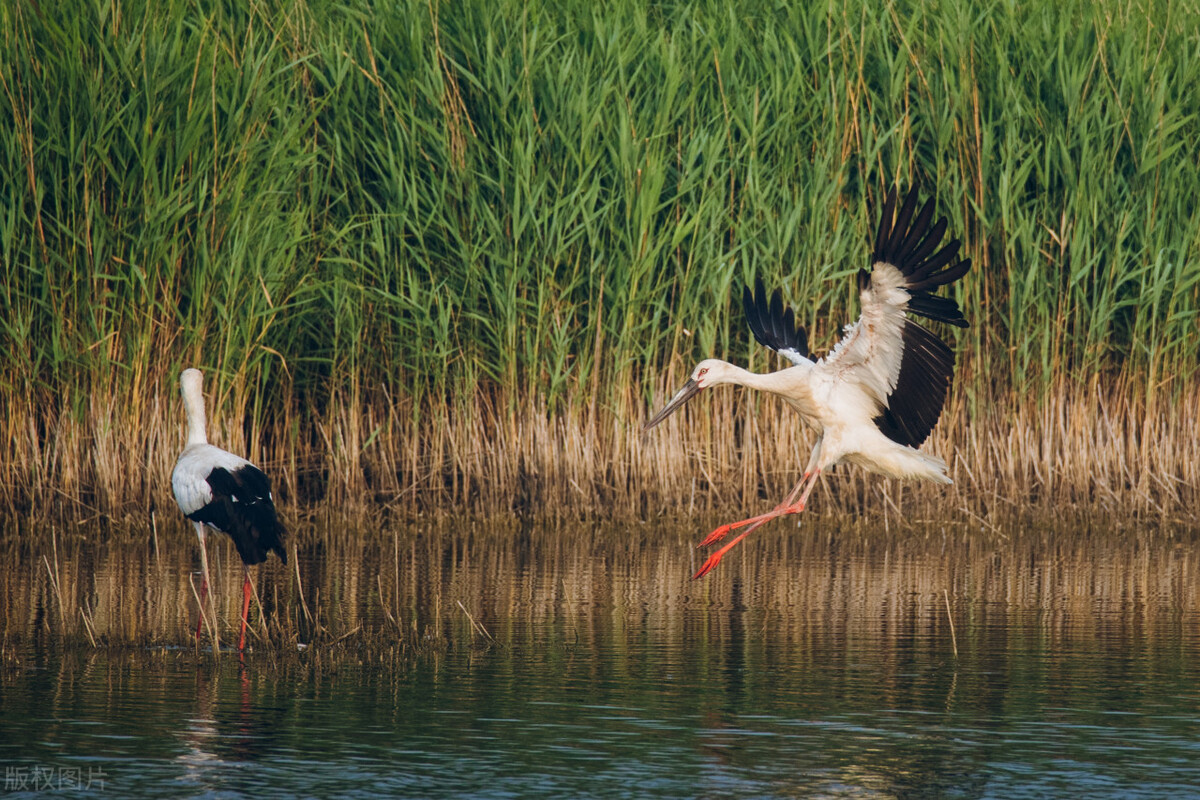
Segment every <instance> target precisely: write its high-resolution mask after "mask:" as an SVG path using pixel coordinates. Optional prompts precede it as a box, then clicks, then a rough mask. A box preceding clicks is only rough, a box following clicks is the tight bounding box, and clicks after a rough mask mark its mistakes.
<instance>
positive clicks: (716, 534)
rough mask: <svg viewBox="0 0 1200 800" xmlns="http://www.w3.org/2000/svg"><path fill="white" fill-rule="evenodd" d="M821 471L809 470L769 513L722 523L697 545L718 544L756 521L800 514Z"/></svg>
mask: <svg viewBox="0 0 1200 800" xmlns="http://www.w3.org/2000/svg"><path fill="white" fill-rule="evenodd" d="M820 472H821V471H820V470H816V471H814V472H811V473H809V472H806V473H804V477H803V478H801V479H800V482H799V483H797V484H796V486H795V488H793V489H792V491H791V492H790V493H789V494H788V496H787V498H786V499H785V500H784V501H783V502H782V503H780V504H779V505H777V506H775V508H773V509H771V510H770V511H768V512H767V513H765V514H759V515H758V516H757V517H750V518H749V519H743V520H739V521H737V522H731V523H729V524H728V525H722V526H720V527H719V528H717V529H716V530H714V531H713V532H712V533H710V534H709V535H708V536H706V537H704V541H702V542H701V543H700V544H698V545H696V546H697V547H708V546H709V545H710V544H716V543H717V542H719V541H721V540H722V539H724V538H725V537H726V536H728V535H729V533H730V532H731V531H736V530H737V529H738V528H744V527H746V526H747V525H754V524H755V523H763V522H766V521H768V520H772V519H775V518H776V517H781V516H783V515H785V514H799V513H800V512H801V511H803V510H804V504H805V502H807V500H808V495H809V492H811V491H812V487H813V485H814V484H815V483H816V482H817V475H819V474H820ZM806 483H807V484H808V488H807V489H806V490H805V492H804V496H803V497H801V498H800V500H799V501H797V500H796V495H798V494H800V489H801V488H802V487H803V486H804V485H805V484H806ZM755 527H758V526H757V525H755ZM746 532H747V533H749V531H746Z"/></svg>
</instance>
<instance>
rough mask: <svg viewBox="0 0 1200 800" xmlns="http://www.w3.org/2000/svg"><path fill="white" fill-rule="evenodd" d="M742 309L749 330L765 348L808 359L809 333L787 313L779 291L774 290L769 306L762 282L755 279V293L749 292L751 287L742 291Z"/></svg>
mask: <svg viewBox="0 0 1200 800" xmlns="http://www.w3.org/2000/svg"><path fill="white" fill-rule="evenodd" d="M742 309H743V311H745V312H746V324H747V325H749V326H750V332H751V333H752V334H754V339H755V341H757V342H758V343H759V344H761V345H762V346H763V347H769V348H770V349H772V350H774V351H776V352H779V351H781V350H794V351H795V352H797V353H799V354H800V355H802V356H804V357H805V358H807V357H808V332H807V331H806V330H805V329H804V326H802V325H797V324H796V315H795V312H794V311H792V309H790V308H789V309H786V310H785V309H784V307H783V292H781V291H780V290H779V289H776V290H775V293H774V294H773V295H772V296H771V299H770V302H769V303H768V301H767V290H766V289H765V288H764V287H763V283H762V278H756V279H755V281H754V292H751V291H750V287H749V286H746V287H743V289H742Z"/></svg>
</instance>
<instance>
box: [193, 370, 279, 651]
mask: <svg viewBox="0 0 1200 800" xmlns="http://www.w3.org/2000/svg"><path fill="white" fill-rule="evenodd" d="M203 380H204V377H203V375H202V374H201V373H200V370H197V369H186V370H184V371H183V374H182V375H180V378H179V385H180V389H181V391H182V393H183V405H184V409H185V410H186V412H187V420H188V439H187V446H186V447H185V448H184V450H183V453H182V454H180V456H179V460H178V461H176V462H175V469H174V471H173V472H172V473H171V489H172V490H173V491H174V493H175V502H176V503H177V504H178V505H179V510H180V511H182V512H183V514H184V516H186V517H187V518H188V519H190V520H191V521H192V524H193V525H194V526H195V528H196V536H197V538H198V539H199V540H200V566H201V571H202V573H203V579H202V581H201V584H200V614H201V618H200V621H199V622H197V624H196V636H197V638H199V636H200V625H201V624H202V623H203V621H204V600H205V598H206V597H207V594H208V584H209V580H208V552H207V550H206V547H205V532H204V529H205V526H208V527H210V528H213V529H214V530H218V531H222V532H224V533H227V534H229V536H230V537H231V538H232V539H233V542H234V545H235V546H236V547H237V551H238V555H239V556H241V559H242V563H243V565H244V567H245V575H244V579H243V582H242V633H241V638H240V640H239V642H238V649H239V650H242V649H243V648H244V647H245V644H246V617H247V614H248V613H249V610H250V593H251V585H250V569H249V568H250V565H252V564H260V563H262V562H263V561H265V560H266V558H267V554H268V553H269V552H275V553H276V554H277V555H278V556H279V558H280V559H281V560H283V561H284V562H286V561H287V553H286V551H285V550H284V549H283V543H282V541H281V540H280V537H281V536H282V535H283V533H284V529H283V526H282V525H281V524H280V523H279V519H278V516H277V515H276V513H275V501H274V497H273V496H272V494H271V483H270V480H269V479H268V478H267V476H266V475H265V474H263V472H262V470H260V469H259V468H258V467H256V466H254V464H252V463H250V462H249V461H247V460H246V459H244V458H242V457H241V456H239V455H236V454H234V453H230V452H229V451H228V450H222V449H221V448H219V447H217V446H215V445H211V444H209V443H208V435H207V430H206V426H205V420H204V394H203V391H202V384H203Z"/></svg>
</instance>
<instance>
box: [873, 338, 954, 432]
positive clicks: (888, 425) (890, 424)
mask: <svg viewBox="0 0 1200 800" xmlns="http://www.w3.org/2000/svg"><path fill="white" fill-rule="evenodd" d="M953 378H954V351H953V350H951V349H950V347H949V346H948V345H947V344H946V343H945V342H943V341H942V340H941V339H939V338H938V337H937V336H936V335H934V334H933V333H932V332H931V331H930V330H928V329H927V328H925V327H924V326H922V325H921V324H920V323H918V322H914V321H912V320H909V321H908V322H906V323H905V325H904V354H903V355H902V356H901V359H900V377H899V378H898V379H897V380H896V388H895V390H894V391H893V392H892V394H891V395H890V396H889V397H888V407H887V408H885V409H884V410H883V413H881V414H880V415H879V416H878V417H876V418H875V424H876V426H878V428H879V430H880V431H882V432H883V435H884V436H887V437H888V438H889V439H891V440H892V441H894V442H897V443H899V444H903V445H908V446H909V447H920V446H921V443H922V442H924V441H925V440H926V439H927V438H929V433H930V432H931V431H932V430H933V426H934V425H936V424H937V421H938V417H940V416H941V414H942V406H943V405H945V403H946V394H947V392H948V391H949V389H950V382H951V380H953Z"/></svg>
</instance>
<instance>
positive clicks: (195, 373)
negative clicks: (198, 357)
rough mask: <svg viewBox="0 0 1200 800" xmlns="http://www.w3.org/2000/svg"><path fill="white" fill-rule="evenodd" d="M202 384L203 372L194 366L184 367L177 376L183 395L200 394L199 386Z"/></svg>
mask: <svg viewBox="0 0 1200 800" xmlns="http://www.w3.org/2000/svg"><path fill="white" fill-rule="evenodd" d="M203 385H204V373H203V372H201V371H200V370H198V369H196V368H195V367H191V368H188V369H185V370H184V371H183V372H182V374H180V376H179V389H180V391H182V392H183V396H184V397H187V396H188V395H189V394H200V388H201V387H202V386H203Z"/></svg>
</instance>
